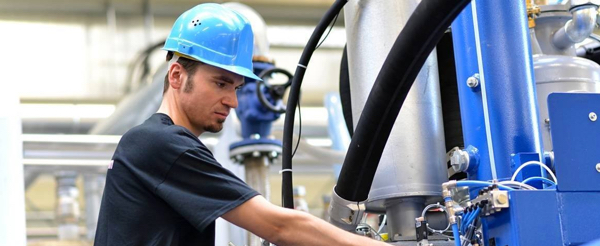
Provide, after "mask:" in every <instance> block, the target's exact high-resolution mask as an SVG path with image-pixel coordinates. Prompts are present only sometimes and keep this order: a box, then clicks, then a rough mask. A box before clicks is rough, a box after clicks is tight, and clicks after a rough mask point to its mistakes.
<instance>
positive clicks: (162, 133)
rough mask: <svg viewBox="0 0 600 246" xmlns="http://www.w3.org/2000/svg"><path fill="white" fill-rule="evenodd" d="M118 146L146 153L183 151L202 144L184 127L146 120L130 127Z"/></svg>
mask: <svg viewBox="0 0 600 246" xmlns="http://www.w3.org/2000/svg"><path fill="white" fill-rule="evenodd" d="M119 145H120V146H123V147H124V146H128V148H135V149H141V150H144V151H145V152H146V153H147V154H152V153H153V152H154V153H158V152H162V153H164V152H165V151H174V152H183V151H186V150H187V149H193V148H198V147H199V146H202V143H201V142H200V140H199V139H198V138H197V137H195V136H193V135H192V134H191V133H190V132H189V131H187V130H185V128H183V127H181V126H177V125H164V124H160V123H157V122H152V121H150V120H147V121H146V122H144V123H143V124H141V125H138V126H136V127H133V128H131V129H130V130H129V131H127V132H126V133H125V134H123V136H122V137H121V141H120V143H119Z"/></svg>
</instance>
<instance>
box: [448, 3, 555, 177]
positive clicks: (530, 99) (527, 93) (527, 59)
mask: <svg viewBox="0 0 600 246" xmlns="http://www.w3.org/2000/svg"><path fill="white" fill-rule="evenodd" d="M524 10H525V1H519V0H511V1H473V2H472V3H471V5H470V6H469V7H467V8H466V9H465V10H464V11H463V13H461V15H459V17H458V18H457V20H455V22H454V23H453V24H452V30H453V38H454V44H455V46H454V48H455V59H456V64H457V65H456V67H457V76H458V87H459V100H460V105H461V114H462V116H463V117H462V120H463V134H464V139H465V145H472V146H474V147H476V148H477V149H479V150H480V152H479V153H480V154H481V155H480V158H481V159H480V162H479V163H480V165H479V166H478V167H477V169H476V170H474V171H472V172H471V173H469V179H477V180H492V179H504V178H508V177H510V176H511V172H512V170H511V168H510V163H511V155H513V154H517V153H525V152H528V153H532V152H533V153H542V150H543V148H542V141H541V134H540V127H539V123H538V122H539V121H538V112H537V111H538V108H537V104H536V92H535V82H534V80H533V62H532V57H531V48H530V46H529V35H528V27H527V16H526V15H525V14H524ZM475 73H478V74H479V77H480V79H479V85H478V87H476V88H474V89H472V88H470V87H468V86H467V84H466V81H467V78H468V77H470V76H471V75H473V74H475ZM481 116H483V117H481ZM482 121H483V123H482ZM484 141H485V143H484ZM540 159H541V158H540Z"/></svg>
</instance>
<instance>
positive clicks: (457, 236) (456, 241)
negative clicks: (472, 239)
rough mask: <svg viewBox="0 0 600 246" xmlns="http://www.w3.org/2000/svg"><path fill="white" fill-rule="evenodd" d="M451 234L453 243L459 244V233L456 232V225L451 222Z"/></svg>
mask: <svg viewBox="0 0 600 246" xmlns="http://www.w3.org/2000/svg"><path fill="white" fill-rule="evenodd" d="M452 235H454V245H455V246H461V243H460V233H458V225H457V224H452Z"/></svg>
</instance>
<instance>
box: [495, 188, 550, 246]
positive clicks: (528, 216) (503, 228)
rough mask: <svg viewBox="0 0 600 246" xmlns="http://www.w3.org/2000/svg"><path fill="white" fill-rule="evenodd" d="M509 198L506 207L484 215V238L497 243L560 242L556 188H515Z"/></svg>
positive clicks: (547, 244)
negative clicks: (485, 216)
mask: <svg viewBox="0 0 600 246" xmlns="http://www.w3.org/2000/svg"><path fill="white" fill-rule="evenodd" d="M509 198H510V207H509V209H508V210H505V211H502V212H500V213H497V214H494V215H492V216H489V217H487V218H486V221H487V227H488V229H487V232H486V234H487V238H493V239H494V240H495V242H496V245H497V246H505V245H510V246H529V245H544V246H553V245H556V246H558V245H562V239H561V228H560V220H559V217H558V213H557V209H558V205H557V200H556V192H555V191H552V190H538V191H526V190H517V191H511V192H510V193H509ZM486 245H489V244H488V242H486Z"/></svg>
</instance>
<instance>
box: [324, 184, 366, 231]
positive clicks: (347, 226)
mask: <svg viewBox="0 0 600 246" xmlns="http://www.w3.org/2000/svg"><path fill="white" fill-rule="evenodd" d="M364 213H365V203H364V201H362V202H354V201H348V200H346V199H344V198H341V197H340V196H339V195H338V194H337V193H335V187H334V189H333V194H332V196H331V203H330V205H329V223H331V224H333V225H335V226H337V227H339V228H341V229H343V230H346V231H350V232H353V231H355V230H356V227H357V226H358V224H359V223H360V221H361V219H362V216H363V214H364Z"/></svg>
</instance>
